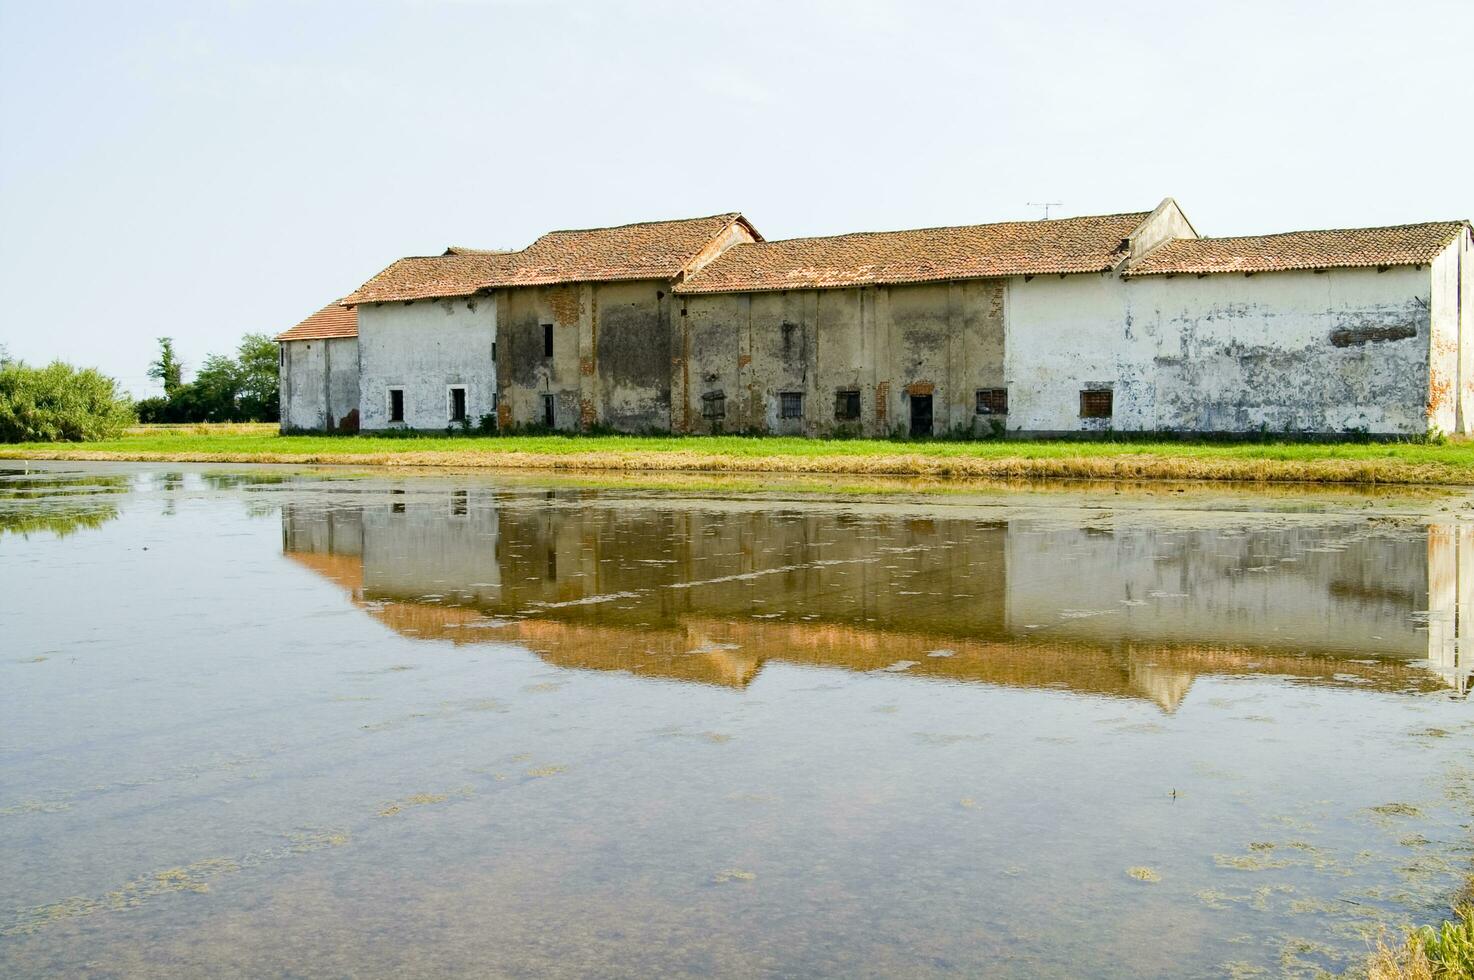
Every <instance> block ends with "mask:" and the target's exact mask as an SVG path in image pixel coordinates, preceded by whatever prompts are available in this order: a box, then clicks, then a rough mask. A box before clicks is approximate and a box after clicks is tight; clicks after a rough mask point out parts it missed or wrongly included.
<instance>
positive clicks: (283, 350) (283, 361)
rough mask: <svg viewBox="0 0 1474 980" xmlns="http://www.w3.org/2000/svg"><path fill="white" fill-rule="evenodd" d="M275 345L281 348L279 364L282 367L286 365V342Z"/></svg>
mask: <svg viewBox="0 0 1474 980" xmlns="http://www.w3.org/2000/svg"><path fill="white" fill-rule="evenodd" d="M277 347H279V348H280V349H281V361H280V363H281V366H282V367H286V366H287V345H286V344H277Z"/></svg>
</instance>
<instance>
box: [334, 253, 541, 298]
mask: <svg viewBox="0 0 1474 980" xmlns="http://www.w3.org/2000/svg"><path fill="white" fill-rule="evenodd" d="M512 254H516V253H512ZM510 267H511V262H510V261H509V256H508V254H507V253H498V252H470V253H460V252H456V253H452V254H449V255H426V256H415V257H412V258H407V259H400V260H399V261H398V262H395V263H394V264H393V265H391V266H389V268H387V269H385V270H384V271H383V272H381V273H379V274H378V275H377V276H374V277H373V278H372V279H370V280H369V281H368V282H366V283H364V284H363V285H362V286H359V287H358V289H357V290H355V291H354V292H352V293H349V294H348V295H347V296H345V297H343V301H344V302H345V303H387V302H391V301H394V300H412V299H437V298H445V297H454V296H471V295H473V294H475V293H477V292H479V291H480V290H481V289H482V288H484V287H485V286H486V285H487V284H488V283H489V282H491V281H492V280H494V279H495V278H497V277H498V276H499V275H501V274H503V273H504V271H505V270H506V269H508V268H510Z"/></svg>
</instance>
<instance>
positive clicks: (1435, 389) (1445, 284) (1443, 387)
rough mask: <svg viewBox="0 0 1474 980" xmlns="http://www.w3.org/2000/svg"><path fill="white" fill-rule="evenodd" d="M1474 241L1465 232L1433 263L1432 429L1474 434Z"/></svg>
mask: <svg viewBox="0 0 1474 980" xmlns="http://www.w3.org/2000/svg"><path fill="white" fill-rule="evenodd" d="M1471 266H1474V238H1471V233H1470V232H1469V231H1467V230H1466V231H1465V232H1464V233H1463V234H1461V235H1460V236H1459V237H1458V238H1457V239H1456V240H1455V241H1454V242H1453V244H1452V245H1450V246H1449V247H1448V248H1447V249H1445V250H1444V251H1443V253H1442V254H1440V255H1439V256H1438V257H1437V258H1435V259H1434V260H1433V267H1432V275H1431V280H1432V285H1431V289H1432V334H1433V341H1432V348H1431V352H1430V376H1429V383H1428V424H1429V426H1431V427H1436V428H1437V429H1439V430H1440V431H1442V432H1447V433H1459V434H1468V433H1469V432H1471V431H1474V309H1471V305H1474V296H1471V293H1474V268H1471Z"/></svg>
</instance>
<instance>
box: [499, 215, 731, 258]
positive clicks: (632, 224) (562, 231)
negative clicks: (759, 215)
mask: <svg viewBox="0 0 1474 980" xmlns="http://www.w3.org/2000/svg"><path fill="white" fill-rule="evenodd" d="M741 216H742V212H741V211H718V212H717V213H716V214H701V215H696V216H695V217H691V218H655V219H652V220H650V221H627V222H625V223H624V224H622V225H595V226H593V227H591V228H553V229H551V230H550V231H545V232H543V233H542V234H541V235H538V236H537V238H535V239H533V245H536V244H537V243H538V242H540V241H542V240H543V239H544V238H547V237H548V236H549V235H568V234H573V233H575V232H583V231H617V230H619V229H620V228H640V227H643V226H645V225H676V224H682V223H685V222H689V221H710V220H711V219H713V218H728V219H731V218H740V217H741ZM531 247H532V246H531V245H529V246H528V248H531ZM518 251H521V252H525V251H527V249H526V248H523V249H518Z"/></svg>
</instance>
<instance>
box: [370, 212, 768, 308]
mask: <svg viewBox="0 0 1474 980" xmlns="http://www.w3.org/2000/svg"><path fill="white" fill-rule="evenodd" d="M734 222H741V223H742V224H743V225H744V226H746V227H747V228H748V230H749V231H752V226H751V225H748V224H747V221H746V219H744V218H743V217H742V215H740V214H738V213H737V212H735V211H734V212H730V213H728V214H716V215H712V216H710V217H707V218H686V219H681V220H677V221H647V222H643V223H640V224H633V225H620V226H618V227H615V228H587V229H582V230H577V231H552V232H548V233H547V234H546V235H543V236H542V237H541V238H539V239H538V240H537V241H535V242H533V243H532V244H531V245H529V246H527V247H526V248H524V249H522V250H521V251H520V252H493V251H477V250H473V249H466V248H460V247H451V248H448V249H446V254H444V255H436V256H428V257H423V258H408V259H400V260H399V261H398V262H395V263H394V264H393V265H391V266H389V268H387V269H385V270H384V271H383V272H381V273H379V274H378V275H377V276H375V277H374V278H372V279H370V280H369V281H368V282H367V283H365V284H364V285H363V286H361V287H359V289H358V290H357V291H356V292H354V293H352V294H351V295H349V296H347V297H346V298H345V299H344V302H352V303H382V302H391V301H394V300H411V299H428V298H431V297H453V296H469V295H471V294H473V293H476V292H479V291H480V290H483V289H497V288H505V287H509V286H545V285H552V284H554V283H570V282H609V281H614V280H624V279H674V278H676V277H677V276H679V275H680V274H681V272H682V271H683V270H685V269H686V267H687V266H688V265H690V264H691V262H692V260H693V259H695V258H696V257H697V255H698V254H700V252H701V251H702V249H704V248H706V246H707V245H709V244H710V243H711V242H712V240H713V239H715V238H717V237H718V236H720V235H721V234H722V233H724V232H725V231H726V230H727V229H728V228H730V227H731V226H732V224H733V223H734ZM752 233H753V235H754V236H756V235H757V233H756V231H752Z"/></svg>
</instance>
